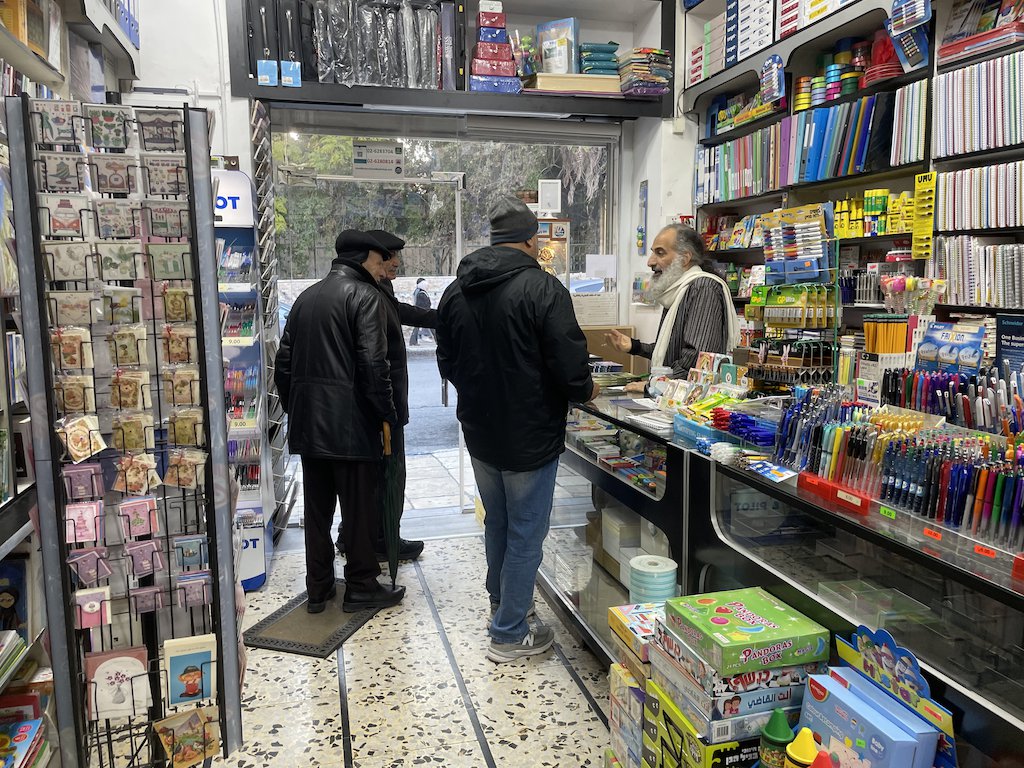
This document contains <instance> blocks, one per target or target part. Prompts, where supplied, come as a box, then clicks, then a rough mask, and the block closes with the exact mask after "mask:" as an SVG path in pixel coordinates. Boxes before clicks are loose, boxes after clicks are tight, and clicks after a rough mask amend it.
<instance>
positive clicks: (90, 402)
mask: <svg viewBox="0 0 1024 768" xmlns="http://www.w3.org/2000/svg"><path fill="white" fill-rule="evenodd" d="M53 389H54V394H55V395H56V399H57V411H58V412H59V413H60V415H61V416H69V415H74V414H79V413H96V385H95V384H94V383H93V378H92V376H89V375H87V374H63V375H57V376H55V377H54V387H53Z"/></svg>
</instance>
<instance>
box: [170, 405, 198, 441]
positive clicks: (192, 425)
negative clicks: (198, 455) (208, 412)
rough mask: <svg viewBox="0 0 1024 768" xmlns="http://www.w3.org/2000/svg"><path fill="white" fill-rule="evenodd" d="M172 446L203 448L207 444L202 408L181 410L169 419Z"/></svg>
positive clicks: (174, 412) (173, 413) (172, 414)
mask: <svg viewBox="0 0 1024 768" xmlns="http://www.w3.org/2000/svg"><path fill="white" fill-rule="evenodd" d="M167 430H168V433H169V438H170V443H171V445H192V446H196V447H198V446H201V445H202V444H203V443H204V442H206V435H205V431H204V429H203V409H202V408H179V409H177V410H176V411H173V412H172V413H171V415H170V416H168V417H167Z"/></svg>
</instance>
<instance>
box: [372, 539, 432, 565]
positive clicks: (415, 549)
mask: <svg viewBox="0 0 1024 768" xmlns="http://www.w3.org/2000/svg"><path fill="white" fill-rule="evenodd" d="M373 553H374V554H375V555H376V556H377V559H378V560H387V559H388V548H387V545H386V544H384V542H382V541H378V542H377V544H376V545H375V546H374V548H373ZM422 554H423V542H422V541H409V539H399V540H398V559H399V560H406V561H408V560H415V559H416V558H418V557H419V556H420V555H422Z"/></svg>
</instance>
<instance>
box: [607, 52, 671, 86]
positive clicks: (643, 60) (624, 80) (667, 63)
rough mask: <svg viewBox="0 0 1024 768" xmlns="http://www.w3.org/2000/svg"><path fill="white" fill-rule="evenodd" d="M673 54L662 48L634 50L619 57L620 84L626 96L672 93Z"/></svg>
mask: <svg viewBox="0 0 1024 768" xmlns="http://www.w3.org/2000/svg"><path fill="white" fill-rule="evenodd" d="M671 80H672V54H671V53H670V52H668V51H663V50H661V49H660V48H634V49H633V50H632V51H630V52H629V53H627V54H624V55H622V56H620V57H619V83H620V86H621V88H622V93H623V94H625V95H626V96H634V97H635V96H664V95H665V94H666V93H670V92H671V90H672V87H671Z"/></svg>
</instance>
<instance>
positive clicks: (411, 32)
mask: <svg viewBox="0 0 1024 768" xmlns="http://www.w3.org/2000/svg"><path fill="white" fill-rule="evenodd" d="M400 30H401V39H402V56H403V57H404V59H405V83H404V85H405V87H406V88H422V87H423V86H422V85H420V74H421V73H420V51H419V47H418V46H417V24H416V12H415V11H414V10H413V7H412V0H402V11H401V26H400Z"/></svg>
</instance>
